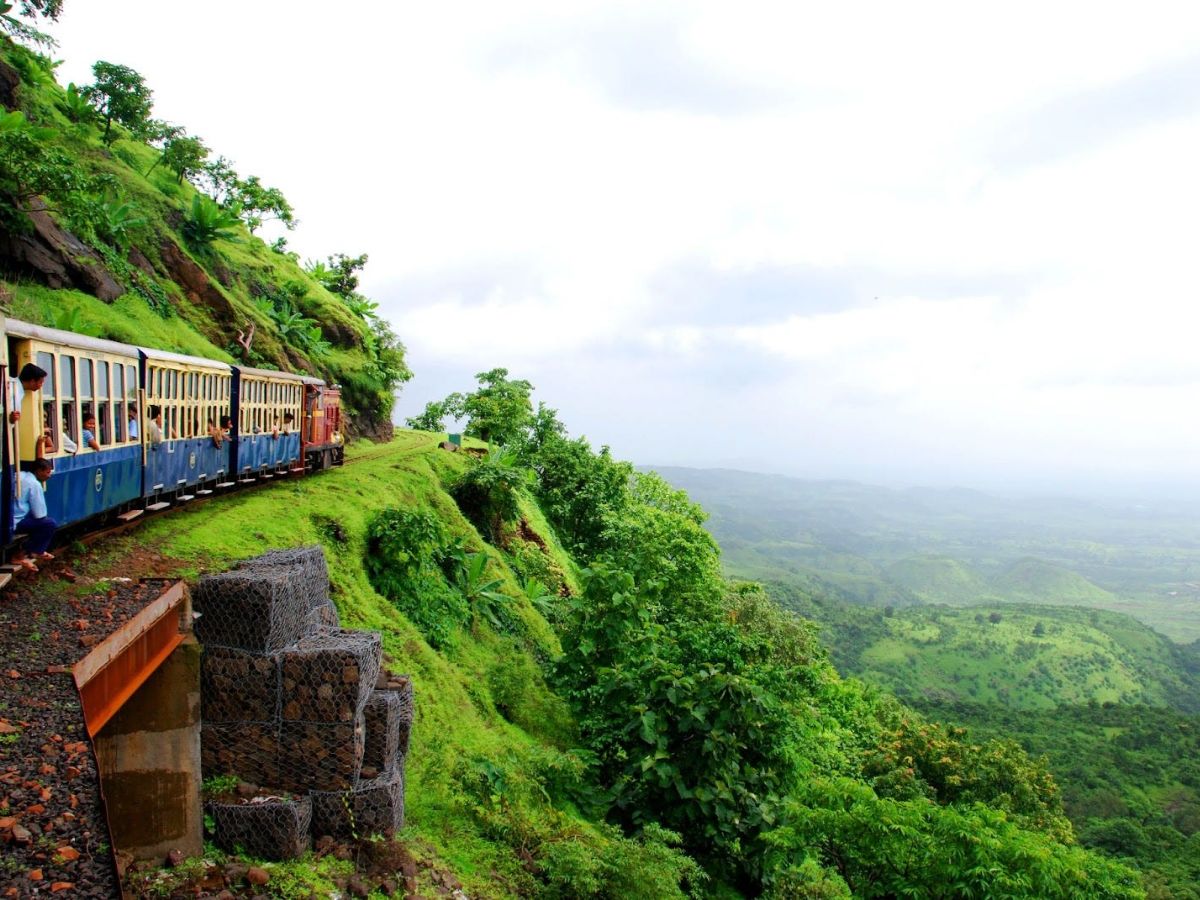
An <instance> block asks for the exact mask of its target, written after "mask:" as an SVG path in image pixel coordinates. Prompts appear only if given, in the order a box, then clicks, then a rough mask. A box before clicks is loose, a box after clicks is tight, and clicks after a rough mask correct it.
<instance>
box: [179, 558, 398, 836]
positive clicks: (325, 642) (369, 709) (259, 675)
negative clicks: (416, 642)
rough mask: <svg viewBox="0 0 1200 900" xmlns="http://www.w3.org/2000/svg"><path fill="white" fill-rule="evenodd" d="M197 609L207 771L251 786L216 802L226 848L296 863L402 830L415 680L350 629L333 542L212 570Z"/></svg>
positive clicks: (374, 639)
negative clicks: (328, 557) (341, 616)
mask: <svg viewBox="0 0 1200 900" xmlns="http://www.w3.org/2000/svg"><path fill="white" fill-rule="evenodd" d="M194 604H195V609H196V611H197V612H198V613H200V616H199V618H198V619H197V621H196V626H195V632H196V637H197V638H198V639H199V640H200V642H201V643H202V644H203V645H204V654H203V657H202V660H201V716H202V726H201V758H202V770H203V774H204V777H205V778H206V779H208V778H212V777H213V776H220V775H232V776H236V777H237V778H238V779H240V781H241V784H239V787H238V791H237V792H236V794H235V793H230V794H228V795H224V796H221V797H220V798H218V799H216V800H213V801H211V802H210V803H209V807H208V809H209V813H210V814H211V816H212V820H213V823H214V828H215V833H214V839H215V841H216V843H217V844H218V845H219V846H222V847H224V848H226V849H233V848H235V847H239V846H240V847H241V848H242V849H244V850H249V851H251V852H253V853H255V854H256V855H259V856H263V857H266V858H270V859H287V858H294V857H296V856H298V855H300V854H301V853H303V852H304V851H305V850H306V849H307V848H308V846H309V845H310V843H311V838H312V836H314V835H316V836H321V835H330V836H332V837H339V838H350V837H355V836H358V837H363V836H366V835H370V834H387V835H390V834H392V833H393V832H395V831H396V830H397V829H398V828H400V827H402V826H403V824H404V761H405V756H406V754H407V750H408V734H409V730H410V728H411V726H412V719H413V695H412V684H411V681H410V680H409V679H408V678H406V677H403V676H399V677H397V676H388V675H387V674H386V673H383V672H381V661H382V644H381V640H380V637H379V635H378V634H377V633H375V632H366V631H349V630H345V629H342V628H340V627H339V623H338V618H337V610H336V609H335V608H334V606H333V604H332V603H331V602H330V599H329V574H328V571H327V569H326V565H325V556H324V552H323V551H322V550H321V548H320V547H317V546H313V547H303V548H300V549H296V550H281V551H274V552H271V553H267V554H265V555H263V556H260V557H257V558H255V559H252V560H248V561H246V562H244V563H242V564H241V565H239V566H238V568H236V569H234V570H232V571H230V572H224V573H221V574H217V575H207V576H204V577H202V578H201V579H200V581H199V584H198V585H197V587H196V592H195V597H194Z"/></svg>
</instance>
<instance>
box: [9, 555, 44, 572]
mask: <svg viewBox="0 0 1200 900" xmlns="http://www.w3.org/2000/svg"><path fill="white" fill-rule="evenodd" d="M13 564H14V565H18V566H20V567H21V568H22V569H24V570H25V571H26V572H36V571H37V570H38V567H37V563H35V562H34V561H33V560H32V559H30V558H29V557H25V558H24V559H14V560H13Z"/></svg>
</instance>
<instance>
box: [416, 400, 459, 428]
mask: <svg viewBox="0 0 1200 900" xmlns="http://www.w3.org/2000/svg"><path fill="white" fill-rule="evenodd" d="M462 401H463V396H462V394H451V395H450V396H449V397H447V398H446V399H445V400H430V401H429V402H428V403H426V404H425V408H424V409H423V410H421V414H420V415H418V416H413V417H412V418H409V419H405V420H404V424H405V425H407V426H408V427H409V428H415V429H417V430H418V431H445V430H446V417H447V416H452V415H457V413H456V410H459V409H461V408H462Z"/></svg>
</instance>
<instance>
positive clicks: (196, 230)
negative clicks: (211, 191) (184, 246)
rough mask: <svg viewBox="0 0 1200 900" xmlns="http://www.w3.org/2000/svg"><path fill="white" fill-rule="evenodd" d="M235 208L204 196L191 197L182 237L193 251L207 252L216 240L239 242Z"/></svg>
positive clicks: (238, 222) (238, 219)
mask: <svg viewBox="0 0 1200 900" xmlns="http://www.w3.org/2000/svg"><path fill="white" fill-rule="evenodd" d="M238 214H239V210H238V208H237V207H236V206H232V207H225V206H221V205H220V204H219V203H217V202H216V201H215V200H213V199H212V198H210V197H206V196H205V195H204V194H196V195H195V196H193V197H192V206H191V209H189V210H187V211H186V212H185V213H184V219H183V228H182V231H183V237H184V239H185V240H186V241H187V242H188V243H189V244H191V245H192V247H193V248H194V249H198V250H207V249H208V248H209V247H210V246H211V245H212V243H213V241H216V240H218V239H219V240H223V241H238V240H240V238H239V236H238V233H237V231H236V228H237V226H238V225H240V224H241V221H242V220H241V219H240V218H238Z"/></svg>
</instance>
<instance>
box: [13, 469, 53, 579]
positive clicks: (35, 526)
mask: <svg viewBox="0 0 1200 900" xmlns="http://www.w3.org/2000/svg"><path fill="white" fill-rule="evenodd" d="M52 474H54V466H53V465H52V464H51V463H50V460H48V459H36V460H34V461H33V466H32V469H31V471H28V472H21V473H20V474H19V475H18V476H17V493H16V496H15V497H13V523H14V524H15V526H16V527H15V528H13V531H14V532H15V533H16V534H27V535H29V539H28V540H27V541H26V542H25V547H24V548H18V549H17V551H16V552H15V554H14V556H13V562H14V563H16V564H17V565H19V566H23V567H24V568H26V569H28V570H29V571H31V572H36V571H37V564H36V563H35V562H34V561H33V560H32V559H30V558H29V556H28V555H27V554H32V555H33V557H34V559H39V560H42V561H43V562H45V561H48V560H51V559H54V556H53V555H52V554H51V553H49V552H48V551H49V549H50V542H51V541H53V540H54V532H55V531H57V530H58V523H56V522H55V521H54V520H53V519H52V518H50V516H49V514H48V513H47V511H46V489H45V484H46V482H47V481H49V480H50V476H51V475H52Z"/></svg>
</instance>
